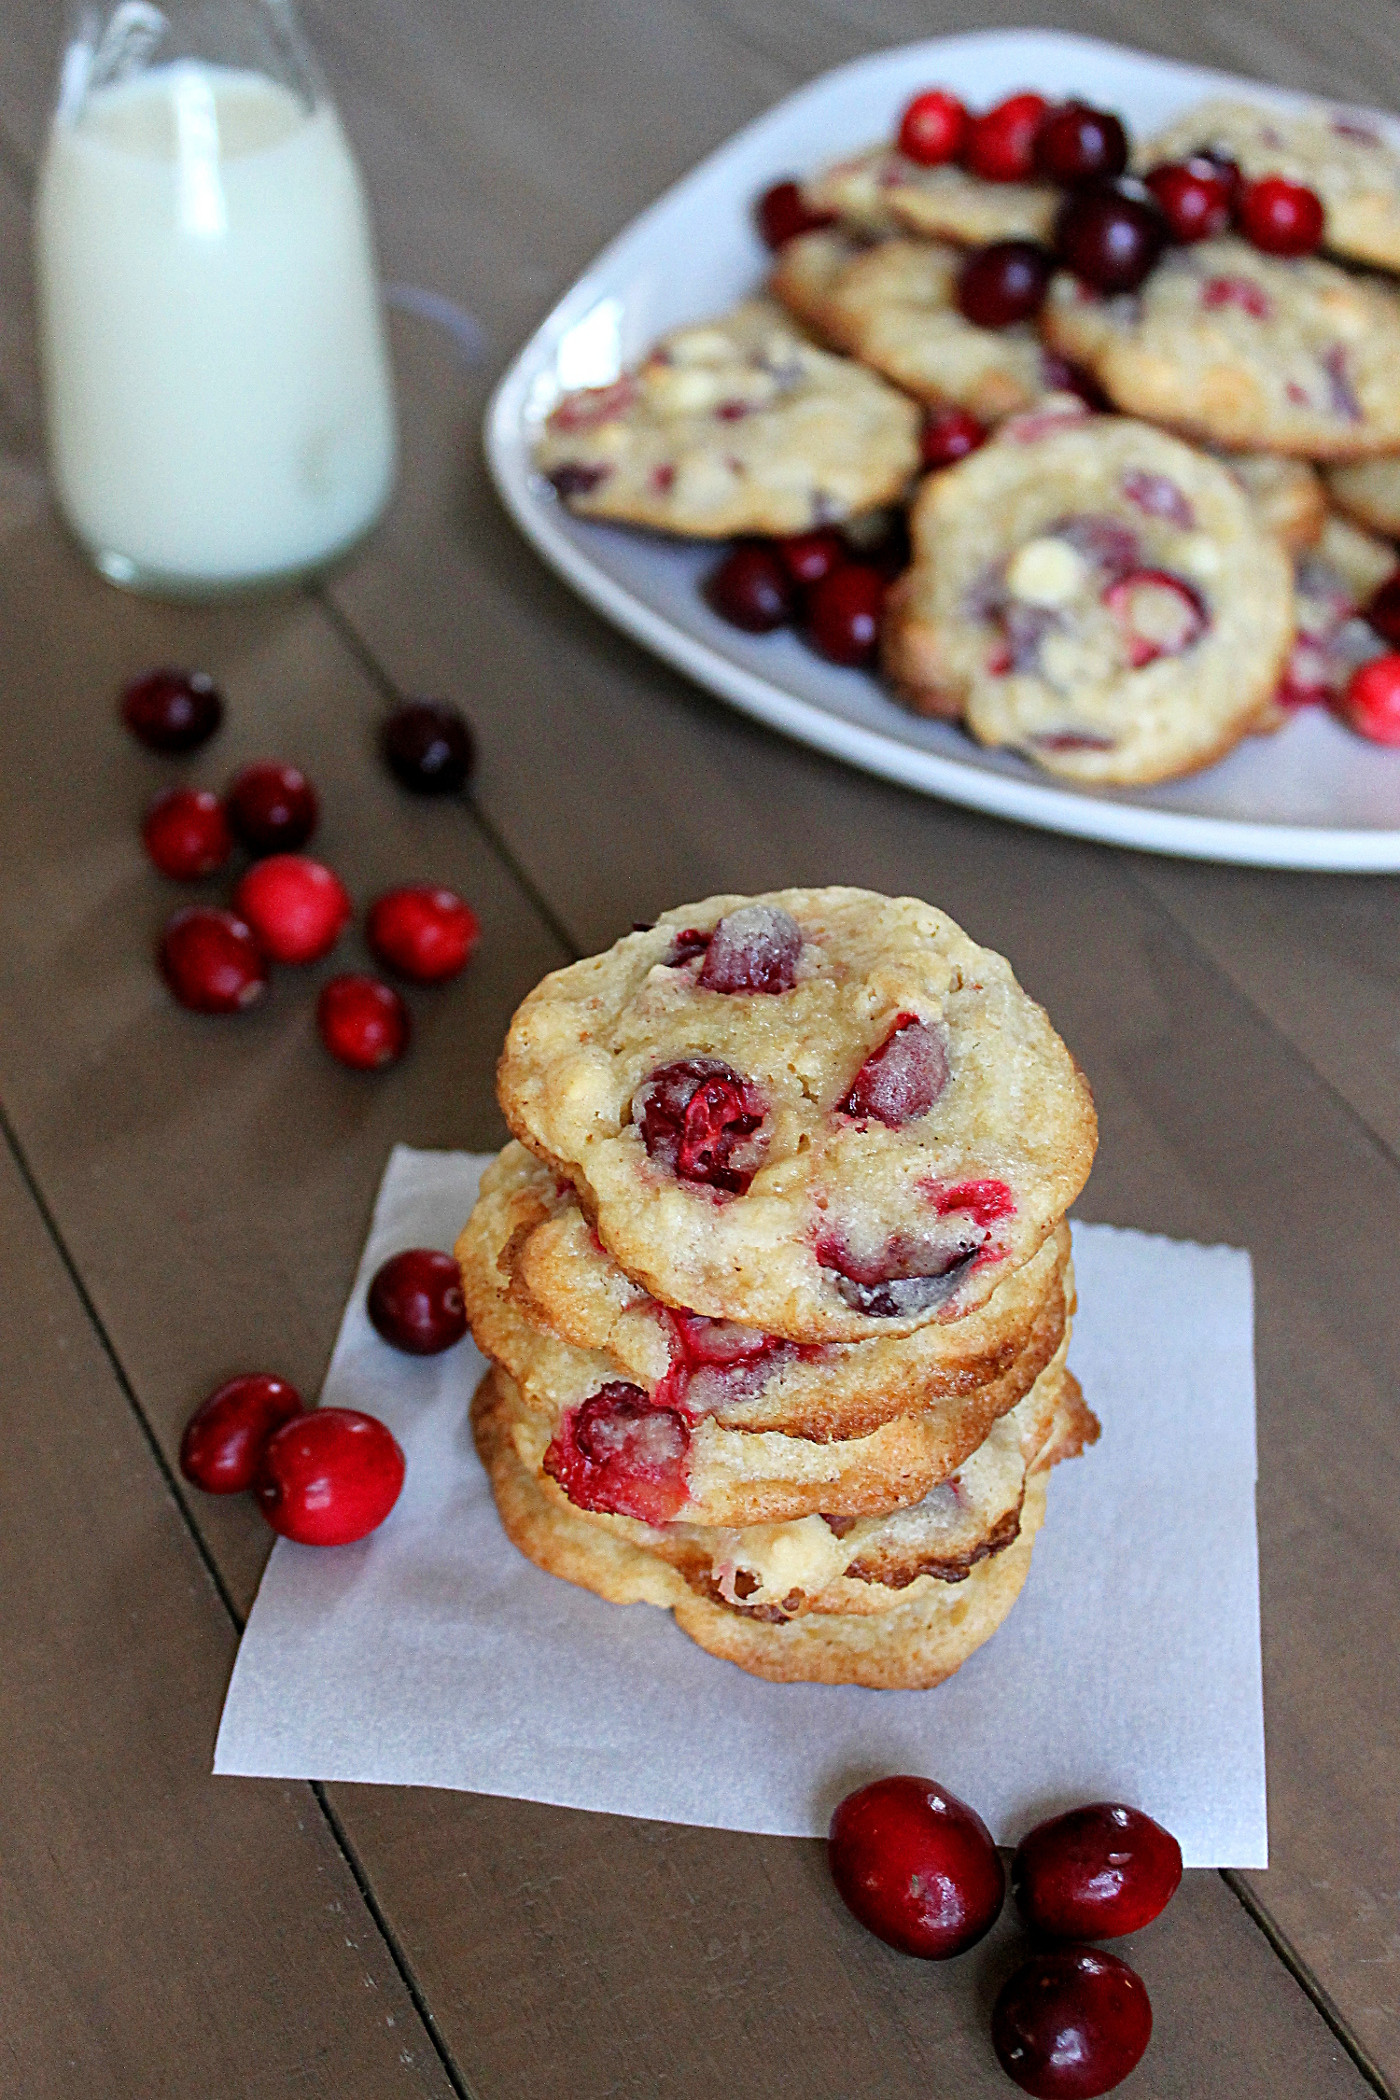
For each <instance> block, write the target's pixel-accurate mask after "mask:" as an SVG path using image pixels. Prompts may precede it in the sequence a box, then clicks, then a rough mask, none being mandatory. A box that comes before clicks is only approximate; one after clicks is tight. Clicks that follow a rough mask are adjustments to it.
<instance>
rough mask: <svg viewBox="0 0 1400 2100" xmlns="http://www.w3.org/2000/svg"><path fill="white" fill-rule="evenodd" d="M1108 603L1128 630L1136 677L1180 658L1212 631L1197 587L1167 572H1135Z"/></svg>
mask: <svg viewBox="0 0 1400 2100" xmlns="http://www.w3.org/2000/svg"><path fill="white" fill-rule="evenodd" d="M1103 602H1104V604H1105V605H1106V606H1107V607H1108V609H1109V611H1110V612H1111V613H1112V614H1113V617H1114V619H1115V620H1116V621H1117V622H1118V625H1119V627H1120V629H1121V630H1122V634H1123V640H1124V644H1125V646H1126V648H1127V651H1128V661H1129V663H1130V664H1131V665H1132V667H1133V669H1134V670H1135V671H1139V670H1141V669H1142V667H1143V665H1144V664H1150V663H1155V662H1156V660H1157V658H1158V657H1159V656H1180V654H1181V652H1182V650H1183V649H1189V648H1190V647H1191V645H1192V643H1193V642H1198V641H1199V640H1200V638H1201V636H1202V635H1203V634H1204V633H1205V631H1206V629H1207V627H1208V626H1209V625H1210V621H1209V620H1208V618H1207V617H1206V609H1205V606H1204V605H1203V604H1202V602H1201V599H1200V597H1199V595H1198V594H1197V592H1196V591H1195V589H1194V588H1193V587H1192V585H1190V584H1189V583H1187V582H1186V580H1185V578H1184V577H1181V576H1171V575H1169V574H1168V573H1167V571H1166V570H1165V569H1133V570H1131V571H1130V572H1129V574H1128V575H1126V576H1121V577H1120V578H1119V579H1118V581H1117V583H1113V584H1110V585H1109V587H1108V589H1107V590H1106V591H1105V592H1104V598H1103Z"/></svg>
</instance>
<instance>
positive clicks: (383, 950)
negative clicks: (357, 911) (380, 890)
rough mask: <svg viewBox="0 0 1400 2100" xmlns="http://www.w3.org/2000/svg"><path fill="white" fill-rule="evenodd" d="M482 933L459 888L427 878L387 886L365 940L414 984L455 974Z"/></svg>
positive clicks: (374, 952) (376, 955) (376, 902)
mask: <svg viewBox="0 0 1400 2100" xmlns="http://www.w3.org/2000/svg"><path fill="white" fill-rule="evenodd" d="M480 934H481V927H480V924H479V922H478V920H477V916H476V913H475V912H474V911H473V910H472V908H471V906H470V905H469V904H466V903H464V902H463V900H462V899H461V898H460V897H459V896H458V895H457V893H456V891H455V890H448V889H443V888H442V887H441V886H440V885H438V884H436V883H429V882H415V883H408V884H405V885H404V887H403V888H401V889H397V890H386V891H385V892H384V895H383V896H382V897H376V898H375V900H374V902H373V904H371V906H370V908H369V913H368V916H367V917H366V919H365V940H366V941H367V943H368V944H369V950H370V953H371V954H372V955H373V956H374V958H375V960H376V962H381V963H383V964H384V965H385V967H386V968H387V969H390V970H397V971H398V973H399V975H400V976H401V977H411V978H412V979H413V981H414V983H415V984H441V983H443V982H444V981H445V979H447V978H449V977H455V976H456V975H457V972H458V971H459V970H460V969H462V968H464V966H465V965H466V964H467V962H469V961H470V959H471V955H472V951H473V949H474V948H475V947H476V944H477V940H478V939H479V937H480Z"/></svg>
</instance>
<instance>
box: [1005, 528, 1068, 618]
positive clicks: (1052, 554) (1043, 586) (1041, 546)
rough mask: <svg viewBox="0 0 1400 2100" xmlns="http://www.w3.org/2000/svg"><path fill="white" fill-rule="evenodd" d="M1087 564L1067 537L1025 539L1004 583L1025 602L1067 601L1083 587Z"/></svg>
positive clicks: (1042, 603) (1052, 602) (1035, 603)
mask: <svg viewBox="0 0 1400 2100" xmlns="http://www.w3.org/2000/svg"><path fill="white" fill-rule="evenodd" d="M1088 571H1089V565H1088V563H1087V562H1086V561H1085V559H1084V557H1083V555H1082V554H1080V553H1079V552H1078V550H1077V549H1076V548H1074V547H1071V546H1070V544H1069V542H1068V541H1067V540H1059V539H1053V538H1047V539H1040V540H1027V542H1026V544H1025V546H1024V547H1022V548H1021V549H1020V550H1019V552H1018V553H1017V554H1015V555H1014V556H1013V557H1012V560H1011V562H1010V564H1009V566H1008V568H1007V571H1006V586H1007V589H1008V590H1009V591H1010V592H1011V593H1012V595H1013V597H1016V598H1020V599H1022V600H1023V601H1024V603H1026V604H1027V605H1068V603H1069V601H1070V599H1071V598H1073V597H1074V596H1075V595H1076V593H1077V592H1078V591H1080V590H1081V589H1082V588H1083V585H1084V580H1085V577H1086V576H1087V575H1088Z"/></svg>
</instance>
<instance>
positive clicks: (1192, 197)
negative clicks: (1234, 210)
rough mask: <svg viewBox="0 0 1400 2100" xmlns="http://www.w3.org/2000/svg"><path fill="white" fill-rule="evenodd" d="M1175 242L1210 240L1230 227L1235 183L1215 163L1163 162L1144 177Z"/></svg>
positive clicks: (1195, 161)
mask: <svg viewBox="0 0 1400 2100" xmlns="http://www.w3.org/2000/svg"><path fill="white" fill-rule="evenodd" d="M1144 180H1145V182H1146V184H1147V187H1148V188H1149V189H1150V190H1151V192H1152V194H1153V196H1154V197H1155V198H1156V200H1157V202H1158V204H1159V205H1160V206H1161V209H1162V213H1163V216H1164V217H1165V219H1166V222H1167V224H1168V226H1169V227H1170V228H1171V237H1172V239H1173V240H1174V241H1181V242H1191V241H1209V240H1214V239H1215V237H1216V235H1217V234H1221V233H1224V232H1225V231H1226V229H1227V228H1228V226H1229V224H1230V211H1231V206H1232V203H1233V200H1234V184H1233V183H1232V182H1231V181H1230V178H1229V176H1228V175H1227V174H1226V173H1225V171H1224V170H1223V169H1222V168H1220V167H1219V166H1218V165H1217V164H1216V163H1215V162H1214V161H1210V160H1205V159H1201V158H1193V159H1191V160H1171V161H1164V162H1163V163H1162V165H1161V167H1159V168H1153V169H1152V170H1151V172H1150V173H1149V174H1148V175H1146V176H1145V177H1144Z"/></svg>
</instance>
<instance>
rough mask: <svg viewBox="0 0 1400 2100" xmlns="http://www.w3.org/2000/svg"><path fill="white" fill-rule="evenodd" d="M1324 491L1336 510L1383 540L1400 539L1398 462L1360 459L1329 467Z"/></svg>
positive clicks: (1399, 463)
mask: <svg viewBox="0 0 1400 2100" xmlns="http://www.w3.org/2000/svg"><path fill="white" fill-rule="evenodd" d="M1327 492H1328V494H1329V495H1330V496H1331V498H1332V501H1333V502H1334V503H1335V504H1336V505H1337V508H1338V509H1339V510H1343V511H1345V512H1346V514H1347V516H1348V517H1349V518H1354V519H1355V520H1356V522H1357V524H1358V525H1365V526H1368V527H1369V528H1370V530H1371V531H1372V532H1383V533H1384V534H1385V535H1386V537H1387V539H1396V538H1400V459H1363V460H1358V461H1357V463H1356V465H1355V466H1350V467H1329V468H1328V469H1327Z"/></svg>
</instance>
